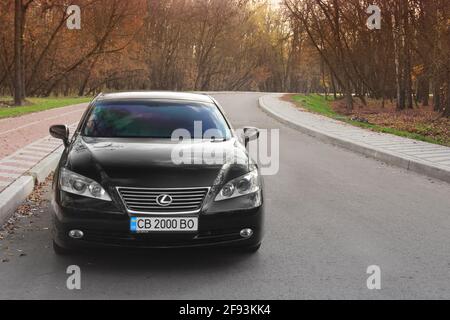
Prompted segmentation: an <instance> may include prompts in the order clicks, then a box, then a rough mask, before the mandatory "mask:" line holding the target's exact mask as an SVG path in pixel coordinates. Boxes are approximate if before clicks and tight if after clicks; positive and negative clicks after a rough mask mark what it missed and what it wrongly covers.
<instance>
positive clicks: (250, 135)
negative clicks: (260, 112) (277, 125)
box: [244, 127, 259, 147]
mask: <svg viewBox="0 0 450 320" xmlns="http://www.w3.org/2000/svg"><path fill="white" fill-rule="evenodd" d="M258 138H259V130H258V129H257V128H254V127H246V128H244V141H245V147H247V146H248V144H249V142H250V141H254V140H258Z"/></svg>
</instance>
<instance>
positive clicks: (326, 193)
mask: <svg viewBox="0 0 450 320" xmlns="http://www.w3.org/2000/svg"><path fill="white" fill-rule="evenodd" d="M258 96H259V95H258V94H233V95H225V94H218V95H216V97H217V98H218V100H219V101H220V102H221V103H222V104H223V105H224V107H225V109H226V111H227V113H228V116H229V117H230V118H231V119H232V121H233V123H234V125H235V127H242V126H244V125H252V126H257V127H260V128H280V129H281V131H280V137H281V146H280V147H281V150H280V171H279V173H278V175H276V176H269V177H266V178H265V185H266V201H267V203H266V204H267V207H266V208H267V210H266V211H267V220H266V225H267V234H266V238H265V242H264V244H263V247H262V249H261V251H260V252H259V253H257V254H255V255H243V254H236V253H233V252H223V251H217V250H215V251H204V250H201V251H199V250H196V251H186V252H184V251H181V252H180V251H162V252H161V251H150V252H144V253H143V252H131V253H125V252H107V253H89V254H79V255H75V256H70V257H58V256H56V255H54V254H53V251H52V249H51V246H50V243H51V242H50V241H51V235H50V231H49V230H48V229H46V228H47V227H49V225H50V222H49V211H48V207H47V205H44V206H43V207H42V208H39V209H38V211H37V212H36V216H34V217H31V218H23V219H21V221H20V222H19V228H18V229H17V230H16V232H15V233H14V234H13V235H10V236H8V238H7V239H6V240H3V241H0V245H1V247H2V248H1V250H0V258H5V257H7V258H8V260H9V261H8V262H4V263H1V262H0V298H2V299H22V298H31V299H44V298H45V299H47V298H50V299H109V298H119V299H394V298H399V299H419V298H420V299H431V298H446V299H450V185H449V184H446V183H443V182H439V181H437V180H432V179H428V178H426V177H423V176H420V175H417V174H414V173H410V172H407V171H405V170H402V169H398V168H394V167H390V166H387V165H385V164H383V163H381V162H378V161H375V160H372V159H368V158H365V157H363V156H360V155H358V154H355V153H352V152H349V151H346V150H344V149H340V148H338V147H334V146H332V145H328V144H324V143H321V142H319V141H317V140H315V139H314V138H311V137H309V136H306V135H303V134H301V133H299V132H297V131H295V130H293V129H290V128H288V127H286V126H284V125H282V124H281V123H279V122H277V121H275V120H273V119H272V118H270V117H269V116H267V115H266V114H264V113H263V112H261V111H260V110H259V109H258V108H257V98H258ZM41 210H42V212H40V211H41ZM31 221H32V222H33V223H32V224H30V222H31ZM18 250H22V251H18ZM20 253H25V254H26V255H25V256H23V255H22V256H20V255H21V254H20ZM69 265H78V266H80V267H81V271H82V289H81V290H78V291H69V290H68V289H67V288H66V279H67V275H66V268H67V267H68V266H69ZM370 265H377V266H379V267H380V268H381V286H382V289H381V290H368V289H367V286H366V280H367V278H368V277H369V275H368V274H366V270H367V267H368V266H370Z"/></svg>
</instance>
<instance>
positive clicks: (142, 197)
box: [117, 187, 209, 214]
mask: <svg viewBox="0 0 450 320" xmlns="http://www.w3.org/2000/svg"><path fill="white" fill-rule="evenodd" d="M117 190H118V191H119V194H120V196H121V197H122V200H123V202H124V204H125V206H126V207H127V209H128V210H129V211H131V212H133V213H134V212H137V213H168V214H170V213H197V212H199V211H200V209H201V207H202V204H203V201H204V200H205V197H206V194H207V193H208V191H209V188H177V189H147V188H122V187H120V188H117ZM164 195H167V196H169V197H166V199H164V200H166V201H168V199H171V200H172V201H171V203H170V204H169V205H166V206H163V205H161V204H160V203H158V197H162V196H164ZM160 199H161V198H160Z"/></svg>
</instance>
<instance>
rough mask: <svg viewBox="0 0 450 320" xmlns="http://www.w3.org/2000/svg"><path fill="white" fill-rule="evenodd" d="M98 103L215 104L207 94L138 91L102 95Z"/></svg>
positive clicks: (98, 98)
mask: <svg viewBox="0 0 450 320" xmlns="http://www.w3.org/2000/svg"><path fill="white" fill-rule="evenodd" d="M96 100H97V101H106V100H111V101H118V100H183V101H191V102H204V103H212V102H214V101H213V99H211V97H209V96H208V95H206V94H199V93H187V92H172V91H136V92H118V93H105V94H100V95H99V96H98V97H97V99H96Z"/></svg>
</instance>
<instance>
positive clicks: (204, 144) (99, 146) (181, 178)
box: [62, 136, 249, 188]
mask: <svg viewBox="0 0 450 320" xmlns="http://www.w3.org/2000/svg"><path fill="white" fill-rule="evenodd" d="M174 155H175V156H174ZM221 155H226V157H225V156H224V157H220V156H221ZM65 157H66V159H65V161H63V163H62V165H63V166H65V167H66V168H68V169H69V170H71V171H73V172H76V173H78V174H81V175H83V176H86V177H88V178H91V179H93V180H95V181H98V182H100V183H102V184H103V185H109V186H118V187H143V188H188V187H209V186H212V185H213V184H214V182H215V181H216V179H217V177H218V175H219V173H221V172H222V173H223V174H222V180H225V181H228V180H231V179H233V178H236V177H238V176H241V175H244V174H246V173H247V172H248V171H249V163H248V161H249V160H248V155H247V152H246V150H245V148H244V147H243V146H242V144H240V143H239V142H238V141H237V140H236V139H235V138H233V139H231V140H229V141H224V142H211V141H204V140H203V141H202V140H199V141H192V142H189V143H177V142H173V141H170V140H167V139H142V138H139V139H134V138H133V139H131V138H130V139H128V138H127V139H124V138H120V139H118V138H114V139H111V138H89V137H81V136H77V137H75V140H74V142H73V143H72V144H71V147H70V148H69V149H68V150H67V152H66V154H65ZM223 158H227V161H224V160H220V161H218V159H223ZM174 159H175V160H176V161H175V162H174ZM182 160H184V161H182ZM225 163H228V164H227V165H224V164H225ZM225 167H226V168H227V169H226V170H222V169H223V168H225Z"/></svg>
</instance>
